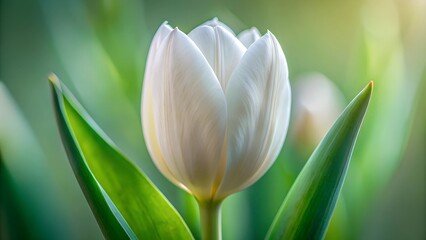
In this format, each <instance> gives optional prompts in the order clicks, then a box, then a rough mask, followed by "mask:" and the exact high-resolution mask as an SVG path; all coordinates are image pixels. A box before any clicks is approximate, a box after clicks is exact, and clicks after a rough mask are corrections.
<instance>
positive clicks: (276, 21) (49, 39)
mask: <svg viewBox="0 0 426 240" xmlns="http://www.w3.org/2000/svg"><path fill="white" fill-rule="evenodd" d="M0 6H1V8H0V9H1V13H0V18H1V29H0V31H1V35H0V40H1V41H0V50H1V51H0V55H1V59H0V61H1V62H0V81H1V83H0V156H1V165H0V172H1V175H0V177H1V209H0V218H1V226H0V227H1V228H0V238H1V239H21V238H29V239H102V238H103V237H102V235H101V232H100V230H99V227H98V226H97V224H96V220H95V219H94V217H93V215H92V213H91V211H90V209H89V206H88V204H87V202H86V200H85V199H84V196H83V194H82V192H81V190H80V188H79V186H78V183H77V181H76V179H75V177H74V175H73V173H72V170H71V167H70V166H69V163H68V160H67V159H66V156H65V152H64V149H63V147H62V144H61V141H60V138H59V134H58V130H57V127H56V123H55V119H54V114H53V111H52V110H53V108H52V103H51V99H50V98H51V96H50V92H49V86H48V82H47V76H48V74H49V73H50V72H55V73H56V74H57V75H58V76H59V77H60V78H61V79H62V80H63V81H64V82H65V83H66V84H67V86H68V87H69V88H70V89H71V91H72V92H73V93H74V94H75V95H76V97H77V98H78V100H79V101H80V102H81V103H82V105H83V106H84V107H85V108H86V109H87V110H88V112H89V113H90V114H91V116H92V117H93V118H94V119H95V121H96V122H97V123H98V124H99V125H100V126H101V127H102V128H103V129H104V131H105V132H106V133H107V134H108V135H109V136H110V137H111V138H112V139H113V140H114V141H115V143H116V144H117V145H118V146H119V147H120V148H121V149H122V150H123V152H124V153H125V155H127V156H128V157H129V158H130V159H132V160H133V161H134V162H135V163H136V164H137V165H138V166H139V167H141V168H142V169H143V171H144V172H145V173H146V174H147V175H148V176H149V177H150V178H151V179H152V181H153V182H154V183H155V184H156V185H157V186H158V187H159V188H160V190H161V191H162V192H163V193H164V194H165V195H166V196H167V198H169V200H170V201H171V202H172V203H173V204H174V205H175V207H176V208H177V209H178V210H179V212H180V213H181V214H182V215H183V217H184V218H185V219H186V221H187V223H188V225H189V226H190V228H191V229H192V230H193V232H194V235H195V236H196V237H198V236H199V235H198V234H199V233H198V225H197V224H198V220H197V209H196V208H195V206H194V202H193V201H192V200H191V198H190V197H189V196H187V195H186V194H185V193H183V192H182V191H181V190H179V189H177V187H175V186H174V185H172V184H171V183H169V182H168V181H167V180H166V179H165V178H164V177H163V176H162V175H161V174H160V173H159V172H158V170H157V169H156V168H155V166H154V165H153V163H152V161H151V159H150V157H149V155H148V153H147V149H146V147H145V144H144V142H143V135H142V130H141V124H140V110H139V109H140V94H141V88H142V80H143V73H144V66H145V60H146V55H147V52H148V48H149V44H150V41H151V39H152V36H153V34H154V33H155V31H156V29H157V28H158V26H159V25H160V24H161V23H162V22H163V21H166V20H167V21H169V24H170V25H172V26H178V27H179V28H180V29H181V30H182V31H184V32H189V31H190V30H191V29H193V28H194V27H196V26H197V25H199V24H201V23H203V22H205V21H207V20H209V19H211V18H213V17H218V18H219V19H220V20H221V21H223V22H225V23H226V24H227V25H229V26H230V27H231V28H232V29H234V31H235V32H236V33H238V32H240V31H242V30H244V29H246V28H249V27H252V26H256V27H257V28H258V29H259V30H260V31H261V32H262V33H265V32H266V30H268V29H269V30H270V31H271V32H273V33H274V34H275V35H276V37H277V39H278V40H279V42H280V43H281V45H282V48H283V50H284V52H285V54H286V57H287V61H288V65H289V72H290V82H291V83H292V85H295V84H296V83H297V82H298V79H299V77H300V76H302V75H304V74H308V73H312V72H319V73H322V74H323V75H325V76H327V77H328V78H329V79H331V80H332V81H333V82H334V83H335V84H336V85H337V86H338V87H339V88H340V90H341V91H342V93H343V95H344V97H345V98H346V102H345V103H343V104H346V103H347V102H348V101H349V100H350V99H352V98H353V97H354V96H355V94H356V93H357V92H358V91H359V90H360V89H361V88H362V87H363V86H365V85H366V83H367V82H368V81H369V80H374V81H375V90H374V94H373V99H372V102H371V106H370V108H369V111H368V113H367V117H366V119H365V122H364V126H363V128H362V129H361V133H360V137H359V139H358V143H357V145H356V147H355V152H354V156H353V159H352V162H351V166H350V167H349V170H348V176H347V180H346V182H345V184H344V186H343V194H342V196H341V198H340V199H339V203H338V206H337V208H336V211H335V214H334V216H333V220H332V222H331V225H330V228H329V232H328V234H327V237H326V238H327V239H425V238H426V228H425V227H424V226H426V163H425V162H426V152H425V151H426V148H425V146H426V112H425V103H426V97H425V94H426V91H425V88H426V86H425V82H426V73H425V66H426V2H425V1H423V0H362V1H338V0H324V1H313V0H312V1H306V0H305V1H278V0H266V1H260V0H257V1H241V0H229V1H195V0H192V1H189V0H185V1H155V0H149V1H135V0H123V1H118V0H103V1H101V0H98V1H97V0H74V1H55V0H1V5H0ZM294 125H295V122H294V119H292V122H291V123H290V128H289V129H290V130H289V135H288V137H287V140H286V143H285V145H284V147H283V150H282V154H281V155H280V157H279V158H278V160H277V162H276V163H275V164H274V166H273V167H272V168H271V170H270V171H269V172H268V173H267V174H266V175H265V176H264V177H263V178H262V179H261V180H260V181H259V182H257V183H256V184H255V185H253V186H252V187H250V188H248V189H247V190H244V191H243V192H241V193H238V194H235V195H233V196H232V197H230V198H229V199H227V200H226V201H225V206H224V220H223V228H224V239H262V238H263V237H264V236H265V234H266V231H267V229H268V227H269V225H270V224H271V222H272V219H273V217H274V215H275V213H276V211H277V210H278V207H279V206H280V204H281V202H282V200H283V199H284V197H285V194H286V193H287V191H288V189H289V187H290V186H291V183H292V182H293V180H294V178H295V177H296V175H297V173H298V172H299V171H300V169H301V167H302V166H303V162H304V161H305V160H306V159H307V157H308V156H309V155H310V152H311V151H312V148H310V147H303V145H304V143H303V142H300V141H297V139H296V138H295V137H294V134H292V126H294Z"/></svg>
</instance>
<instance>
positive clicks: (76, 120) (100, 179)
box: [49, 76, 192, 239]
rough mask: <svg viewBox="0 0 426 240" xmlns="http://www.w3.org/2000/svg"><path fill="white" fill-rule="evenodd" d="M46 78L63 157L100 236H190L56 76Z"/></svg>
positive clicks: (165, 237) (132, 237)
mask: <svg viewBox="0 0 426 240" xmlns="http://www.w3.org/2000/svg"><path fill="white" fill-rule="evenodd" d="M49 80H50V83H51V87H52V93H53V101H54V107H55V110H56V115H57V120H58V125H59V131H60V133H61V136H62V140H63V143H64V146H65V149H66V151H67V154H68V158H69V160H70V163H71V165H72V167H73V170H74V173H75V175H76V177H77V179H78V181H79V183H80V186H81V188H82V189H83V191H84V194H85V196H86V199H87V200H88V202H89V204H90V206H91V208H92V210H93V212H94V214H95V216H96V218H97V220H98V223H99V225H100V227H101V229H102V231H103V233H104V235H105V237H107V238H109V239H129V238H130V239H138V238H139V239H192V235H191V233H190V231H189V230H188V228H187V226H186V224H185V223H184V221H183V220H182V218H181V216H180V215H179V214H178V213H177V211H176V210H175V209H174V208H173V206H172V205H171V204H170V203H169V202H168V201H167V200H166V198H165V197H164V196H163V195H162V194H161V193H160V191H159V190H158V189H157V188H156V187H155V186H154V185H153V184H152V183H151V182H150V181H149V180H148V179H147V177H146V176H144V174H143V173H142V172H141V171H140V170H138V169H137V168H136V167H135V165H134V164H132V163H131V162H130V161H129V160H128V159H126V158H125V157H124V156H123V155H122V154H121V153H120V152H119V150H118V149H117V147H116V146H115V145H114V144H113V142H112V141H111V140H110V139H109V138H108V137H107V136H106V135H105V134H104V133H103V132H102V131H101V130H100V129H99V127H98V126H97V125H96V124H95V123H94V121H93V120H92V119H91V118H90V117H89V116H88V115H87V113H86V112H85V111H84V110H83V109H82V108H81V106H79V105H78V103H77V101H76V100H75V99H74V98H73V97H72V95H71V94H70V93H69V92H68V91H67V90H66V89H65V87H64V86H62V85H61V83H60V82H59V80H58V79H57V78H56V76H51V77H50V78H49ZM106 107H107V106H106ZM123 121H125V119H123ZM123 124H125V123H123Z"/></svg>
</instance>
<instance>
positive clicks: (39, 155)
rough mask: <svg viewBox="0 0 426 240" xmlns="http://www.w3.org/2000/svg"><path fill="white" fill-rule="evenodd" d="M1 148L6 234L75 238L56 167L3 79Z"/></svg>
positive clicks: (0, 210)
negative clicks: (62, 197) (55, 174)
mask: <svg viewBox="0 0 426 240" xmlns="http://www.w3.org/2000/svg"><path fill="white" fill-rule="evenodd" d="M0 149H1V150H0V151H1V156H0V161H1V163H0V171H1V172H0V174H1V176H0V178H2V179H1V185H3V186H1V188H0V193H1V194H2V196H1V197H2V198H4V199H3V200H2V201H3V202H4V204H5V205H3V206H1V208H0V214H4V215H5V216H4V217H5V218H6V219H7V221H9V222H7V223H5V228H7V229H8V230H5V234H6V232H9V233H8V236H9V237H11V238H12V239H15V238H14V237H15V236H16V239H19V238H21V237H23V238H25V237H29V238H32V239H58V238H60V239H73V238H75V236H74V235H73V234H72V229H71V228H72V227H71V226H70V225H69V222H68V221H69V218H67V217H69V216H67V215H66V213H67V210H65V209H64V208H65V207H67V205H66V203H64V202H63V201H62V200H63V199H61V198H60V197H58V196H59V195H60V194H61V193H63V192H62V191H61V189H59V186H58V183H57V179H56V178H55V176H54V175H53V174H52V172H51V171H53V169H52V168H51V166H50V165H49V164H48V162H47V161H46V157H45V154H44V153H43V152H42V150H41V147H40V144H39V142H38V139H36V137H35V136H34V134H33V131H32V129H31V127H30V125H29V124H28V122H27V121H26V119H25V118H24V115H23V114H22V112H21V110H20V108H19V106H18V105H17V104H16V102H15V99H14V98H13V97H12V95H11V94H10V92H9V90H8V88H7V87H6V86H5V85H4V84H3V83H2V82H0ZM3 194H4V195H3ZM46 213H48V214H46ZM2 217H3V216H2ZM2 224H3V223H2ZM16 231H19V232H16ZM1 232H2V233H3V230H2V231H1ZM0 239H3V238H2V237H0ZM6 239H7V238H6Z"/></svg>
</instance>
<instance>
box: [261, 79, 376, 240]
mask: <svg viewBox="0 0 426 240" xmlns="http://www.w3.org/2000/svg"><path fill="white" fill-rule="evenodd" d="M372 89H373V83H372V82H370V84H368V85H367V87H365V88H364V89H363V90H362V91H361V92H360V93H359V94H358V95H357V96H356V97H355V99H354V100H352V102H351V103H350V104H349V105H348V106H347V107H346V109H345V110H344V111H343V113H342V114H341V115H340V117H339V118H338V119H337V120H336V122H335V123H334V125H333V126H332V127H331V129H330V130H329V131H328V133H327V134H326V136H325V137H324V138H323V139H322V141H321V142H320V144H319V145H318V146H317V148H316V149H315V151H314V152H313V154H312V155H311V157H310V158H309V160H308V162H307V163H306V165H305V166H304V168H303V169H302V171H301V172H300V174H299V175H298V177H297V179H296V181H295V182H294V184H293V186H292V187H291V189H290V191H289V193H288V195H287V196H286V198H285V200H284V202H283V204H282V205H281V208H280V209H279V211H278V214H277V216H276V217H275V219H274V222H273V223H272V226H271V228H270V229H269V232H268V235H267V239H322V238H324V234H325V232H326V230H327V226H328V224H329V222H330V218H331V216H332V213H333V210H334V208H335V206H336V201H337V198H338V196H339V193H340V191H341V188H342V184H343V181H344V179H345V175H346V172H347V168H348V165H349V161H350V159H351V155H352V151H353V148H354V145H355V141H356V138H357V136H358V132H359V129H360V127H361V123H362V120H363V118H364V115H365V112H366V110H367V106H368V103H369V101H370V97H371V93H372Z"/></svg>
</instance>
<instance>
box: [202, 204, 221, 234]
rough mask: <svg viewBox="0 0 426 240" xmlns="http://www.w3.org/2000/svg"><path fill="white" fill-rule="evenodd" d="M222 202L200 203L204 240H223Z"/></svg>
mask: <svg viewBox="0 0 426 240" xmlns="http://www.w3.org/2000/svg"><path fill="white" fill-rule="evenodd" d="M221 205H222V201H199V202H198V206H199V208H200V218H201V237H202V239H203V240H221V239H222V216H221V215H222V209H221Z"/></svg>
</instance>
